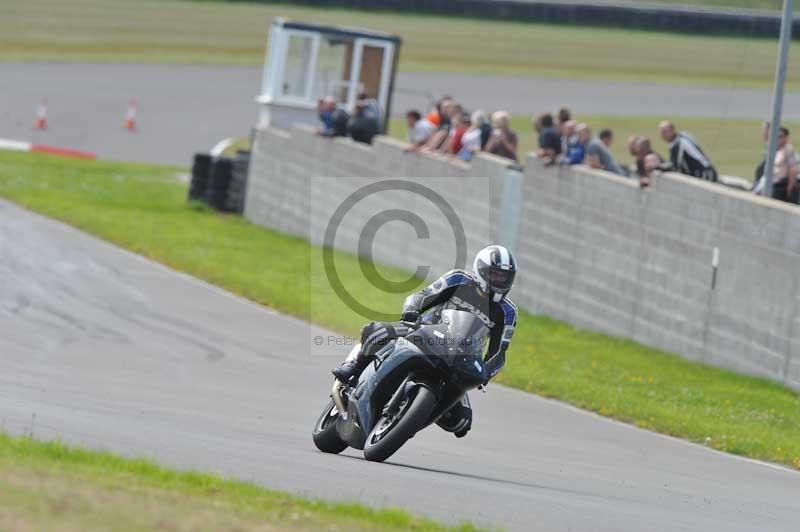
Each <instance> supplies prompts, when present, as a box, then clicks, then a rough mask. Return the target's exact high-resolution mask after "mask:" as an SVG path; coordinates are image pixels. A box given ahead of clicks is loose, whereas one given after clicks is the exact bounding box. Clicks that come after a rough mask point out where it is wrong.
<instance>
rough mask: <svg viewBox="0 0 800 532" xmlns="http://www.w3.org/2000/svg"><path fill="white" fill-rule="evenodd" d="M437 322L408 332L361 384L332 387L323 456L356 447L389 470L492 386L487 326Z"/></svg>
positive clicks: (464, 317) (446, 317) (451, 319)
mask: <svg viewBox="0 0 800 532" xmlns="http://www.w3.org/2000/svg"><path fill="white" fill-rule="evenodd" d="M437 314H438V319H436V322H435V323H427V324H407V325H409V326H411V325H413V326H414V327H412V328H414V330H413V331H412V332H411V333H409V334H408V335H407V336H406V337H405V338H398V339H397V340H394V341H393V342H390V343H388V344H387V345H386V346H385V347H383V348H382V349H381V350H380V351H378V352H377V353H376V357H375V360H374V361H373V362H372V363H371V364H370V365H369V366H367V368H366V369H365V370H364V371H363V372H362V373H361V375H360V376H359V378H358V381H357V382H356V383H354V384H343V383H341V382H340V381H338V380H335V381H334V385H333V389H332V391H331V399H330V401H329V402H328V404H327V405H326V406H325V409H324V410H323V411H322V414H321V415H320V416H319V419H317V422H316V424H315V425H314V430H313V434H312V435H313V439H314V444H315V445H316V446H317V448H318V449H319V450H320V451H322V452H326V453H340V452H342V451H344V450H345V449H347V448H348V447H353V448H354V449H359V450H363V451H364V458H366V459H367V460H370V461H374V462H383V461H384V460H386V459H387V458H389V457H390V456H392V455H393V454H394V453H395V452H396V451H397V450H398V449H400V447H402V446H403V445H404V444H405V443H406V442H407V441H408V440H409V439H411V438H413V437H414V435H415V434H416V433H417V432H419V431H420V430H422V429H423V428H425V427H427V426H429V425H431V424H433V423H435V422H436V421H437V420H438V419H439V418H440V417H441V416H442V415H443V414H444V413H445V412H447V410H449V409H450V408H451V407H452V406H454V405H455V404H456V403H458V402H459V401H461V400H462V398H463V397H464V395H465V394H466V393H467V392H468V391H469V390H471V389H474V388H479V387H481V386H483V385H484V384H485V383H486V382H487V381H488V377H487V372H486V367H485V365H484V361H483V353H484V348H485V344H486V342H487V341H488V338H489V334H490V331H489V329H488V327H487V326H486V324H484V323H483V322H482V321H481V320H480V319H478V317H477V316H476V315H474V314H472V313H470V312H466V311H461V310H454V309H446V310H442V311H441V312H439V313H437Z"/></svg>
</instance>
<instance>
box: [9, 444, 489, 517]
mask: <svg viewBox="0 0 800 532" xmlns="http://www.w3.org/2000/svg"><path fill="white" fill-rule="evenodd" d="M156 529H158V530H175V531H209V532H212V531H213V532H217V531H231V532H233V531H245V530H248V531H249V530H252V531H256V530H260V531H271V532H274V531H293V532H294V531H297V532H300V531H307V532H312V531H314V532H316V531H320V530H348V531H350V530H352V531H362V532H367V531H373V530H374V531H385V532H390V531H392V532H405V531H408V530H416V531H420V532H423V531H429V532H437V531H442V532H444V531H453V532H456V531H461V532H468V531H473V530H476V529H475V528H473V527H472V526H470V525H462V526H459V527H445V526H442V525H438V524H436V523H434V522H432V521H428V520H425V519H419V518H416V517H413V516H411V515H410V514H408V513H406V512H404V511H401V510H395V509H386V510H371V509H368V508H366V507H364V506H361V505H356V504H346V503H340V504H333V503H326V502H322V501H316V500H309V499H303V498H300V497H295V496H292V495H289V494H287V493H283V492H279V491H273V490H267V489H264V488H261V487H258V486H255V485H253V484H249V483H245V482H237V481H231V480H224V479H221V478H219V477H215V476H213V475H207V474H203V473H197V472H191V471H187V472H179V471H174V470H170V469H166V468H163V467H160V466H158V465H156V464H154V463H152V462H150V461H148V460H143V459H136V460H132V459H125V458H121V457H119V456H115V455H113V454H110V453H107V452H97V451H88V450H83V449H78V448H74V447H69V446H66V445H63V444H61V443H58V442H38V441H35V440H32V439H30V438H28V437H22V438H12V437H9V436H7V435H4V434H0V530H20V531H21V530H59V531H63V532H66V531H75V532H78V531H85V530H98V531H100V530H102V531H112V530H113V531H133V530H156Z"/></svg>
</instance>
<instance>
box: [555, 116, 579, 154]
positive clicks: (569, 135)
mask: <svg viewBox="0 0 800 532" xmlns="http://www.w3.org/2000/svg"><path fill="white" fill-rule="evenodd" d="M577 125H578V124H577V122H575V121H574V120H567V121H566V122H564V123H562V124H561V127H560V128H559V132H560V134H561V153H562V154H563V155H566V154H568V153H569V150H570V148H572V147H574V146H575V145H576V144H577V143H578V136H577V135H576V134H575V128H576V126H577Z"/></svg>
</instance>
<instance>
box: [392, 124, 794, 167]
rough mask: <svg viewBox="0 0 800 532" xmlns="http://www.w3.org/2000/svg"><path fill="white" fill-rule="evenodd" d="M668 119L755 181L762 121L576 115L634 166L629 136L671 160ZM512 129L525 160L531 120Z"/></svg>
mask: <svg viewBox="0 0 800 532" xmlns="http://www.w3.org/2000/svg"><path fill="white" fill-rule="evenodd" d="M665 118H671V119H673V120H674V121H675V123H676V124H677V125H678V127H679V128H680V129H682V130H686V131H689V132H690V133H691V134H692V135H693V136H695V137H696V138H697V139H698V141H699V142H700V144H701V146H702V147H703V149H704V150H705V151H706V153H707V154H708V155H709V157H711V160H712V161H713V162H714V164H715V165H716V167H717V170H719V172H720V173H722V174H726V175H733V176H739V177H744V178H746V179H750V180H752V179H753V174H754V172H755V169H756V165H757V164H758V163H759V161H760V159H761V158H762V157H763V145H762V141H761V124H762V123H763V122H762V121H760V120H748V119H724V118H697V117H691V118H674V117H665V116H613V115H576V116H575V119H576V120H579V121H581V122H586V123H587V124H589V126H591V128H592V129H593V130H594V132H595V134H596V133H598V132H599V131H600V130H601V129H603V128H611V130H613V131H614V134H615V141H614V145H613V146H612V151H613V152H614V156H615V157H616V158H617V160H618V161H620V163H622V164H632V163H633V158H632V157H631V156H630V155H629V154H628V146H627V138H628V137H629V136H630V135H645V136H647V137H650V139H651V140H652V142H653V148H654V149H655V150H656V151H657V152H659V153H661V155H663V156H665V157H667V158H668V155H669V149H668V147H667V145H666V144H665V143H664V142H663V141H662V140H661V138H659V136H658V123H659V122H660V121H661V120H664V119H665ZM786 126H787V127H788V128H789V129H790V130H791V131H792V132H793V134H794V135H795V136H798V135H800V123H786ZM512 128H513V129H515V130H516V131H517V134H518V137H519V145H520V148H519V157H520V159H521V160H522V154H524V153H528V152H531V151H536V148H537V146H536V142H537V140H536V135H535V132H534V130H533V126H532V125H531V117H530V116H517V117H514V118H513V119H512ZM389 134H390V136H392V137H395V138H398V139H402V140H405V139H406V135H407V127H406V123H405V119H402V118H400V119H393V120H392V121H391V123H390V127H389ZM795 141H796V139H795Z"/></svg>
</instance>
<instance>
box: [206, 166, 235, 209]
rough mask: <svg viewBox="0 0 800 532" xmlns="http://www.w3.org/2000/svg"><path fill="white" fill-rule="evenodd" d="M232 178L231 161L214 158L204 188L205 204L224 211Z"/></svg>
mask: <svg viewBox="0 0 800 532" xmlns="http://www.w3.org/2000/svg"><path fill="white" fill-rule="evenodd" d="M232 178H233V159H230V158H229V157H215V158H214V160H213V161H211V169H210V171H209V173H208V187H207V188H206V203H208V204H209V206H211V207H212V208H213V209H216V210H218V211H225V210H226V207H227V204H228V187H229V186H230V184H231V179H232Z"/></svg>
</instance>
